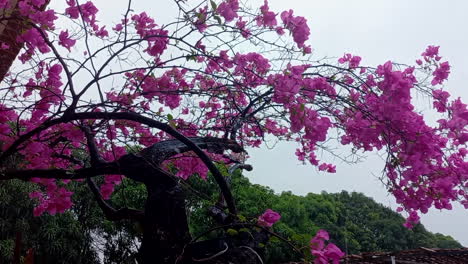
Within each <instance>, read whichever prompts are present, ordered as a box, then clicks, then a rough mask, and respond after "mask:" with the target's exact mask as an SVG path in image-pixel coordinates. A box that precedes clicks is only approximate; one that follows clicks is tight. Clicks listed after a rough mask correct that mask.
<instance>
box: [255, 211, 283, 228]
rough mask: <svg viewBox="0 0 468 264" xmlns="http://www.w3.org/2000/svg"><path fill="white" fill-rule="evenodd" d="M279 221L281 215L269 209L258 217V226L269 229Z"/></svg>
mask: <svg viewBox="0 0 468 264" xmlns="http://www.w3.org/2000/svg"><path fill="white" fill-rule="evenodd" d="M280 219H281V215H280V214H279V213H277V212H275V211H273V210H271V209H267V210H266V211H265V212H264V213H263V214H262V215H261V216H259V217H258V221H257V223H258V225H261V226H266V227H271V226H272V225H273V224H274V223H276V222H278V221H279V220H280Z"/></svg>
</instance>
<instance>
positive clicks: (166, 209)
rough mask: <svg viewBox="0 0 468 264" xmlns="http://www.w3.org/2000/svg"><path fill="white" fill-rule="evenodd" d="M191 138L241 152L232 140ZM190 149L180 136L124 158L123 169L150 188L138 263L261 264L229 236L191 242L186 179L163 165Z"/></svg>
mask: <svg viewBox="0 0 468 264" xmlns="http://www.w3.org/2000/svg"><path fill="white" fill-rule="evenodd" d="M191 140H192V142H194V143H195V144H197V145H198V146H199V147H200V148H203V149H207V150H210V151H211V152H215V153H219V152H220V150H223V149H233V150H236V151H240V149H239V146H238V145H237V144H236V143H235V142H231V141H227V142H226V141H225V140H222V139H216V138H191ZM190 150H191V149H190V148H188V147H187V146H186V145H185V144H183V143H181V142H179V141H177V140H167V141H163V142H159V143H156V144H154V145H153V146H151V147H149V148H146V149H144V150H143V151H141V152H140V153H138V154H127V155H125V156H124V157H122V158H121V159H119V165H120V168H121V173H122V174H124V175H125V176H127V177H129V178H131V179H133V180H135V181H139V182H142V183H144V184H145V186H146V188H147V191H148V197H147V200H146V204H145V210H144V214H143V216H142V220H140V221H141V222H142V223H143V239H142V244H141V248H140V250H139V256H138V261H139V263H142V264H149V263H178V264H189V263H205V264H214V263H242V264H250V263H258V260H259V256H258V254H257V253H255V252H254V251H253V250H252V248H251V247H249V246H242V245H238V243H233V241H230V239H229V238H224V237H221V238H218V239H214V240H210V241H201V242H198V243H194V244H191V243H190V242H191V236H190V232H189V227H188V219H187V213H186V207H185V199H186V197H185V191H184V189H183V188H182V187H181V185H180V183H179V181H180V180H181V179H178V178H176V177H175V176H173V175H171V174H170V173H168V172H166V171H164V170H163V169H161V164H162V163H163V161H165V160H167V159H169V158H170V157H172V156H174V155H177V154H179V153H184V152H187V151H190ZM221 212H222V211H221ZM225 218H226V217H225ZM245 245H247V244H245ZM248 248H250V249H248Z"/></svg>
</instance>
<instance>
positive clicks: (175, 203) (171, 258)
mask: <svg viewBox="0 0 468 264" xmlns="http://www.w3.org/2000/svg"><path fill="white" fill-rule="evenodd" d="M153 176H157V177H158V178H161V179H163V180H164V181H162V182H158V183H146V187H147V190H148V198H147V200H146V204H145V215H144V220H143V240H142V244H141V248H140V257H141V261H140V262H141V263H144V264H147V263H175V262H176V260H177V259H179V258H181V256H182V254H183V250H184V247H185V246H186V245H188V244H189V243H190V240H191V237H190V232H189V227H188V223H187V214H186V209H185V195H184V191H183V190H182V188H181V187H180V186H179V185H178V184H177V183H176V182H175V181H174V180H173V179H167V177H164V176H162V177H159V175H153ZM165 178H166V179H167V180H165Z"/></svg>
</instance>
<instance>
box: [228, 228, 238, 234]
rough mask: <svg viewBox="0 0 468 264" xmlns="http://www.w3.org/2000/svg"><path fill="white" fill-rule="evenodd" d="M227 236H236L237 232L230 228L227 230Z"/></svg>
mask: <svg viewBox="0 0 468 264" xmlns="http://www.w3.org/2000/svg"><path fill="white" fill-rule="evenodd" d="M226 232H227V233H228V235H230V236H237V235H238V234H239V232H237V230H235V229H232V228H229V229H228V230H227V231H226Z"/></svg>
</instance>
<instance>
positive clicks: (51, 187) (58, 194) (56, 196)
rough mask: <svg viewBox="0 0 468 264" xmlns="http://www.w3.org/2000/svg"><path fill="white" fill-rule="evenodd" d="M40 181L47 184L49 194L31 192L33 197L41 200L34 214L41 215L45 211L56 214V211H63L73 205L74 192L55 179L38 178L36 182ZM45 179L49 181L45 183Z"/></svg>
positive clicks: (30, 195)
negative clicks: (60, 185)
mask: <svg viewBox="0 0 468 264" xmlns="http://www.w3.org/2000/svg"><path fill="white" fill-rule="evenodd" d="M38 181H41V183H42V184H45V185H46V186H47V194H44V193H42V192H38V191H34V192H32V193H30V194H29V197H30V198H31V199H37V200H38V202H39V204H38V205H37V206H36V207H35V208H34V211H33V214H34V216H40V215H42V214H43V213H44V212H48V213H49V214H51V215H55V214H56V213H63V212H65V210H67V209H70V207H72V205H73V203H72V201H71V195H72V192H70V191H67V190H66V189H65V188H64V187H58V186H57V185H56V184H55V180H36V182H38ZM45 181H48V182H47V183H45Z"/></svg>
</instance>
